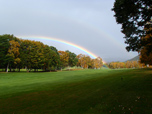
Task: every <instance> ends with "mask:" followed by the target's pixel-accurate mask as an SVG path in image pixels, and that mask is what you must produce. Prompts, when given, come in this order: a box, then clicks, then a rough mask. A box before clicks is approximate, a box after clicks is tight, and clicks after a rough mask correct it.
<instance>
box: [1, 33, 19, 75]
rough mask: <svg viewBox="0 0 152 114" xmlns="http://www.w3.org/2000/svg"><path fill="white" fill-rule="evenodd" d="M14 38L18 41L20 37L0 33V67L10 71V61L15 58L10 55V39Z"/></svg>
mask: <svg viewBox="0 0 152 114" xmlns="http://www.w3.org/2000/svg"><path fill="white" fill-rule="evenodd" d="M12 40H14V41H17V40H18V39H17V38H16V37H15V36H13V35H10V34H4V35H0V67H1V68H5V69H6V72H8V67H9V62H10V61H12V59H13V58H12V57H11V56H8V50H9V47H10V42H9V41H12Z"/></svg>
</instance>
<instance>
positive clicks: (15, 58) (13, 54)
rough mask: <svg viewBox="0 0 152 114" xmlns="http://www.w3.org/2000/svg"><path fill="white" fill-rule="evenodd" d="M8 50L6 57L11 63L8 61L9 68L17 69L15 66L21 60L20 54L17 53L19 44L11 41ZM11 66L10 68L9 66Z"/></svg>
mask: <svg viewBox="0 0 152 114" xmlns="http://www.w3.org/2000/svg"><path fill="white" fill-rule="evenodd" d="M9 44H10V46H9V49H8V53H7V56H8V57H10V58H11V61H8V62H9V64H10V68H11V67H12V66H13V65H14V67H17V64H19V63H20V62H21V59H20V58H19V55H20V52H19V47H20V45H19V43H18V42H17V41H14V40H11V41H9ZM11 65H12V66H11Z"/></svg>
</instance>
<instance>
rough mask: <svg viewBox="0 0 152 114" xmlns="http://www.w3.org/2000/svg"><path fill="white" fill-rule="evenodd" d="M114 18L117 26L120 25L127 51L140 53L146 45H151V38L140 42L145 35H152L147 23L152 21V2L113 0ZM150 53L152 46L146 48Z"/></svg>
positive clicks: (149, 0)
mask: <svg viewBox="0 0 152 114" xmlns="http://www.w3.org/2000/svg"><path fill="white" fill-rule="evenodd" d="M112 10H113V11H114V12H115V15H114V17H115V18H116V22H117V23H118V24H122V28H121V29H122V33H123V34H124V35H125V37H124V38H125V39H126V40H125V43H126V44H128V46H127V47H126V49H127V50H128V51H140V49H141V48H142V47H143V46H146V45H147V43H149V42H151V43H152V37H151V38H150V39H149V40H147V41H145V40H142V38H143V37H145V36H146V35H147V34H149V33H152V30H150V31H148V32H147V31H146V30H145V27H146V28H147V29H149V28H150V26H149V24H148V23H151V19H152V0H115V3H114V6H113V9H112ZM148 50H150V51H148V52H149V53H150V52H151V51H152V45H151V46H149V48H148Z"/></svg>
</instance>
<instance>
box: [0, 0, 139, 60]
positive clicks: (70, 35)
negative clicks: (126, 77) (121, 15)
mask: <svg viewBox="0 0 152 114" xmlns="http://www.w3.org/2000/svg"><path fill="white" fill-rule="evenodd" d="M114 1H115V0H0V16H1V17H0V35H3V34H13V35H14V36H16V37H19V38H24V39H30V40H36V41H41V42H43V43H44V44H47V45H50V46H54V47H56V48H57V49H58V50H62V51H65V50H69V51H71V52H74V53H76V54H80V53H82V54H87V53H85V52H84V51H82V50H79V49H77V48H75V47H72V46H69V45H66V44H64V43H61V42H56V41H52V40H47V39H43V37H49V38H56V39H59V40H63V41H67V42H71V43H73V44H75V45H77V46H80V47H83V48H84V49H86V50H88V51H89V52H92V53H93V54H95V55H96V56H99V57H101V58H102V59H103V60H104V61H105V62H112V61H126V60H128V59H131V58H133V57H135V56H136V55H138V53H137V52H127V51H126V49H125V47H126V46H127V45H126V44H125V43H124V42H125V39H124V38H123V37H124V35H123V34H122V33H121V25H118V24H117V23H116V20H115V17H114V16H113V15H114V12H113V11H111V9H112V7H113V4H114ZM37 37H41V39H37Z"/></svg>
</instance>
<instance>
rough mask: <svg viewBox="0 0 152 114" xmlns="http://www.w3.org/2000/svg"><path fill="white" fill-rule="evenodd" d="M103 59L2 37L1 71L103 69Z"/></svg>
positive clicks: (0, 48)
mask: <svg viewBox="0 0 152 114" xmlns="http://www.w3.org/2000/svg"><path fill="white" fill-rule="evenodd" d="M102 65H103V62H102V58H100V57H98V58H96V59H92V58H90V56H87V55H84V54H79V55H76V54H75V53H73V52H70V51H68V50H67V51H58V50H57V49H56V47H53V46H48V45H45V44H43V43H42V42H39V41H31V40H23V39H19V38H17V37H15V36H14V35H10V34H4V35H0V69H4V70H5V71H6V72H8V71H14V70H15V69H18V71H20V69H22V68H25V69H27V71H28V72H29V71H31V70H33V69H34V71H38V69H42V70H43V71H51V70H57V69H61V70H62V68H65V67H68V66H69V67H73V66H80V67H82V68H101V66H102Z"/></svg>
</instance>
